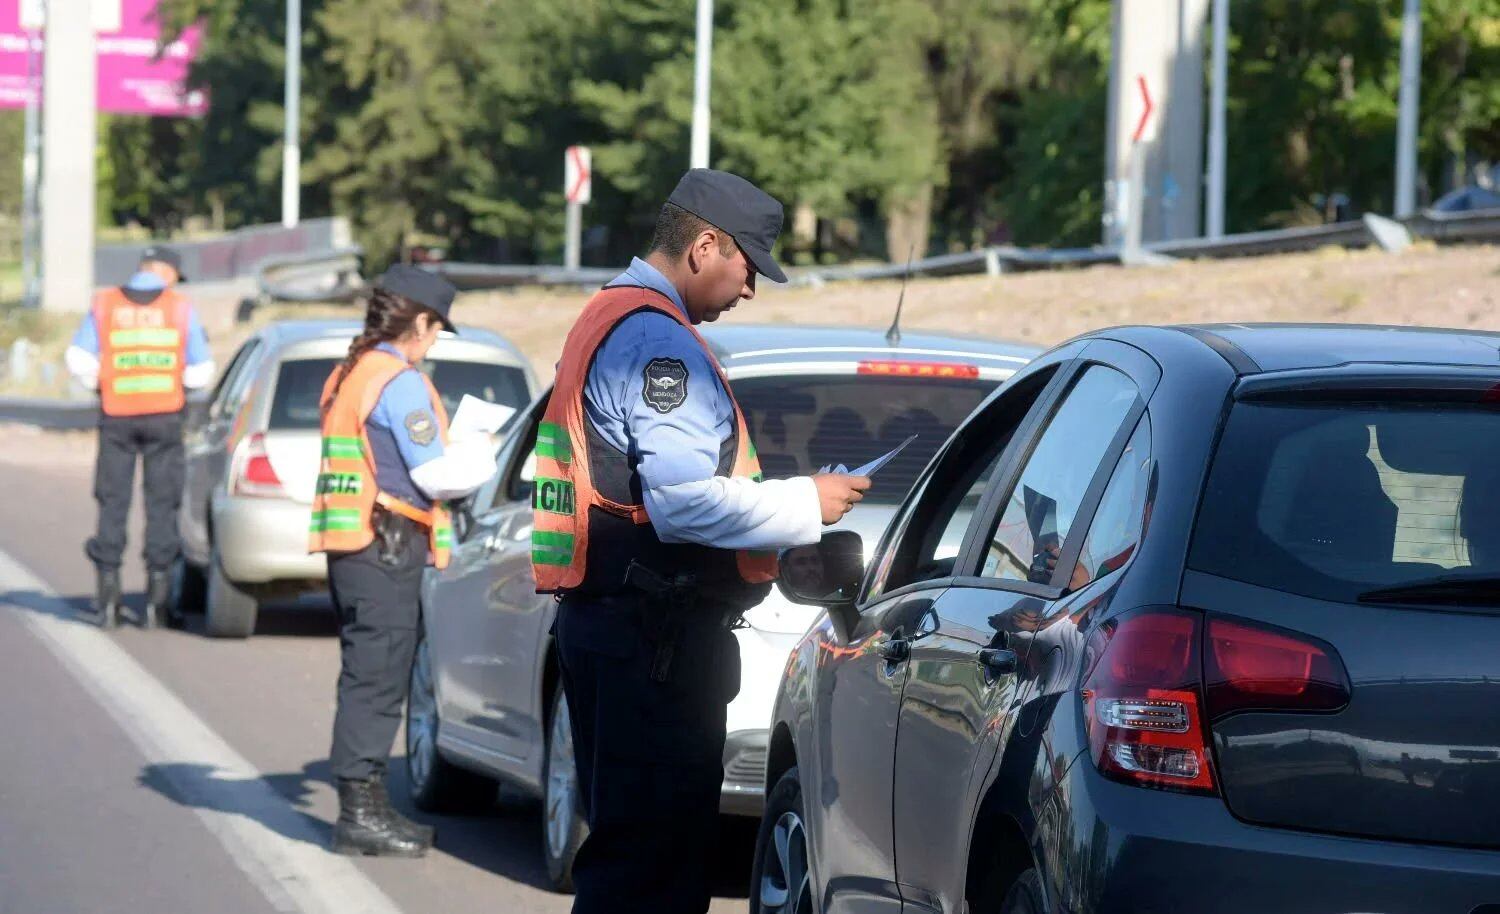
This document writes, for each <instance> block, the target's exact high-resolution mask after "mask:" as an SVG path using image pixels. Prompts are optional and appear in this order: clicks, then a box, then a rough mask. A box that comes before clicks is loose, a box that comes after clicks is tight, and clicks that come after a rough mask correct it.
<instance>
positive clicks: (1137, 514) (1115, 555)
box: [1068, 415, 1151, 590]
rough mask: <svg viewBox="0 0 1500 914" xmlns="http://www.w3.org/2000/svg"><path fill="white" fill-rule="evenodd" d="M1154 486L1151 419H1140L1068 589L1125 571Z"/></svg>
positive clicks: (1113, 477) (1101, 505)
mask: <svg viewBox="0 0 1500 914" xmlns="http://www.w3.org/2000/svg"><path fill="white" fill-rule="evenodd" d="M1150 485H1151V419H1150V417H1149V416H1144V415H1143V416H1141V421H1140V424H1138V425H1137V426H1136V429H1135V432H1134V434H1132V435H1131V436H1130V443H1129V444H1127V445H1126V446H1125V452H1124V453H1123V454H1121V455H1120V460H1119V462H1118V463H1116V464H1115V471H1114V474H1113V475H1111V476H1110V478H1109V484H1108V485H1107V486H1105V488H1104V497H1103V498H1101V499H1100V500H1099V508H1098V510H1097V511H1095V512H1094V520H1093V522H1092V523H1091V524H1089V532H1088V533H1087V534H1086V535H1085V536H1084V539H1083V548H1082V550H1081V551H1080V552H1079V553H1078V564H1077V565H1075V566H1074V568H1073V575H1072V577H1071V579H1070V580H1069V581H1068V589H1070V590H1077V589H1078V588H1080V587H1082V586H1084V585H1085V584H1088V583H1090V582H1091V581H1095V580H1098V579H1099V578H1102V577H1104V576H1105V575H1107V574H1109V573H1110V572H1112V571H1115V570H1117V569H1119V568H1120V567H1122V566H1123V565H1124V564H1125V563H1126V562H1127V561H1129V560H1130V556H1131V555H1132V554H1134V552H1135V547H1136V546H1137V545H1138V544H1139V543H1140V541H1141V530H1142V525H1143V521H1144V519H1145V516H1146V495H1147V491H1148V490H1149V488H1150Z"/></svg>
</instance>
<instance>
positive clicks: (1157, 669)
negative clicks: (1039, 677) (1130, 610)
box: [1083, 608, 1218, 794]
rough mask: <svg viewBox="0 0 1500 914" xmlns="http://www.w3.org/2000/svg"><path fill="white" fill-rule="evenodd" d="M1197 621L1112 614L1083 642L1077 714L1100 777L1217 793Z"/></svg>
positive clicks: (1148, 613) (1176, 612)
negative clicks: (1084, 667) (1084, 666)
mask: <svg viewBox="0 0 1500 914" xmlns="http://www.w3.org/2000/svg"><path fill="white" fill-rule="evenodd" d="M1202 625H1203V617H1202V616H1201V615H1199V614H1198V613H1193V612H1188V611H1186V610H1180V609H1165V608H1163V609H1149V610H1144V611H1141V612H1137V613H1134V614H1130V615H1125V616H1121V617H1119V618H1116V619H1111V620H1109V621H1107V622H1105V623H1104V624H1103V625H1101V626H1100V627H1099V629H1098V630H1096V631H1095V632H1094V634H1093V636H1092V637H1091V638H1090V639H1089V647H1088V653H1089V656H1088V659H1087V662H1088V663H1089V664H1091V669H1090V672H1089V674H1088V678H1087V679H1086V680H1085V682H1084V686H1083V701H1084V711H1085V714H1086V716H1087V723H1088V731H1089V748H1090V749H1091V750H1092V753H1093V756H1094V763H1095V764H1096V765H1098V766H1099V770H1100V772H1102V773H1103V774H1104V775H1105V776H1106V777H1110V778H1113V779H1115V780H1118V781H1124V782H1126V783H1129V784H1137V785H1142V786H1148V787H1157V788H1161V789H1165V790H1177V791H1182V792H1186V793H1199V794H1215V793H1217V792H1218V789H1217V787H1216V786H1215V784H1214V776H1213V770H1212V763H1211V761H1210V757H1209V752H1208V729H1207V727H1206V726H1205V724H1204V719H1203V712H1202V707H1203V702H1202V698H1201V696H1202V682H1201V675H1202V673H1201V671H1202V661H1201V652H1200V647H1199V645H1200V643H1201V641H1202V639H1201V632H1202Z"/></svg>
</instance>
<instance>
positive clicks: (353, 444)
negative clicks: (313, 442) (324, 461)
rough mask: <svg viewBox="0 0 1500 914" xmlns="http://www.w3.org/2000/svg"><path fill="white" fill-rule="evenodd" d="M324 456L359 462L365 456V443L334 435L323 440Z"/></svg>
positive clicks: (356, 439)
mask: <svg viewBox="0 0 1500 914" xmlns="http://www.w3.org/2000/svg"><path fill="white" fill-rule="evenodd" d="M323 456H324V457H333V458H335V459H340V458H342V459H353V460H358V459H360V458H362V457H364V456H365V443H364V442H363V441H361V440H359V439H358V438H341V437H339V436H336V435H332V436H329V437H327V438H324V439H323Z"/></svg>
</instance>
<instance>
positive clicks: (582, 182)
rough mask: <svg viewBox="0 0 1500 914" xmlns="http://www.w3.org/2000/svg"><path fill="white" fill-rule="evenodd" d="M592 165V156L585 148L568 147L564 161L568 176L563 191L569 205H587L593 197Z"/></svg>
mask: <svg viewBox="0 0 1500 914" xmlns="http://www.w3.org/2000/svg"><path fill="white" fill-rule="evenodd" d="M592 163H593V156H591V155H590V154H589V148H588V147H587V146H569V147H568V157H567V159H566V161H565V164H566V165H567V166H568V167H567V169H566V170H567V173H568V174H567V185H566V187H565V188H564V191H565V192H566V194H567V198H568V202H569V203H587V202H589V198H590V197H592V196H593V193H592V191H593V177H594V173H593V170H592Z"/></svg>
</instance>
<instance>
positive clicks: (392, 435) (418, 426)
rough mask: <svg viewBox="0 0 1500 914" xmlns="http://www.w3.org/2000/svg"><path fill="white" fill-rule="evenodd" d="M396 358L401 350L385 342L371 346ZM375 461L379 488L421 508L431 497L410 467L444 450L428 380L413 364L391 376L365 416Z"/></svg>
mask: <svg viewBox="0 0 1500 914" xmlns="http://www.w3.org/2000/svg"><path fill="white" fill-rule="evenodd" d="M375 348H376V349H379V350H380V351H382V352H388V353H390V354H391V355H393V356H395V357H396V358H398V359H402V360H405V358H406V357H405V356H403V355H402V354H401V352H400V351H399V350H398V349H396V347H395V346H392V345H391V344H390V343H381V344H380V345H379V346H376V347H375ZM365 425H366V426H367V427H366V429H365V433H366V434H367V435H368V436H369V438H370V450H371V455H370V456H371V457H372V458H373V461H374V463H375V482H376V485H378V486H379V487H380V489H381V491H384V492H389V493H390V494H392V495H394V496H396V497H397V498H399V499H401V500H402V501H406V502H410V503H411V504H414V505H416V506H417V507H419V508H422V509H424V510H425V509H426V508H428V507H430V506H431V504H432V501H431V499H429V498H428V497H427V496H426V495H424V494H422V492H421V490H420V489H418V488H417V485H416V483H414V482H413V481H412V479H411V471H412V470H414V469H416V468H417V467H419V466H421V465H422V464H424V463H428V462H431V461H433V460H436V459H437V458H439V457H441V456H443V441H442V436H441V435H440V434H439V433H438V424H437V416H435V415H434V414H433V412H432V399H431V398H430V397H429V396H428V395H427V384H426V382H424V381H423V379H422V375H421V373H420V372H419V371H417V369H416V368H415V367H412V368H408V369H407V370H406V371H403V372H401V373H400V374H398V375H396V376H395V377H394V378H392V379H391V381H390V383H389V384H387V385H385V390H383V391H381V392H380V399H379V400H377V401H375V408H374V409H373V410H372V411H371V412H370V416H369V418H368V419H366V420H365Z"/></svg>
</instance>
